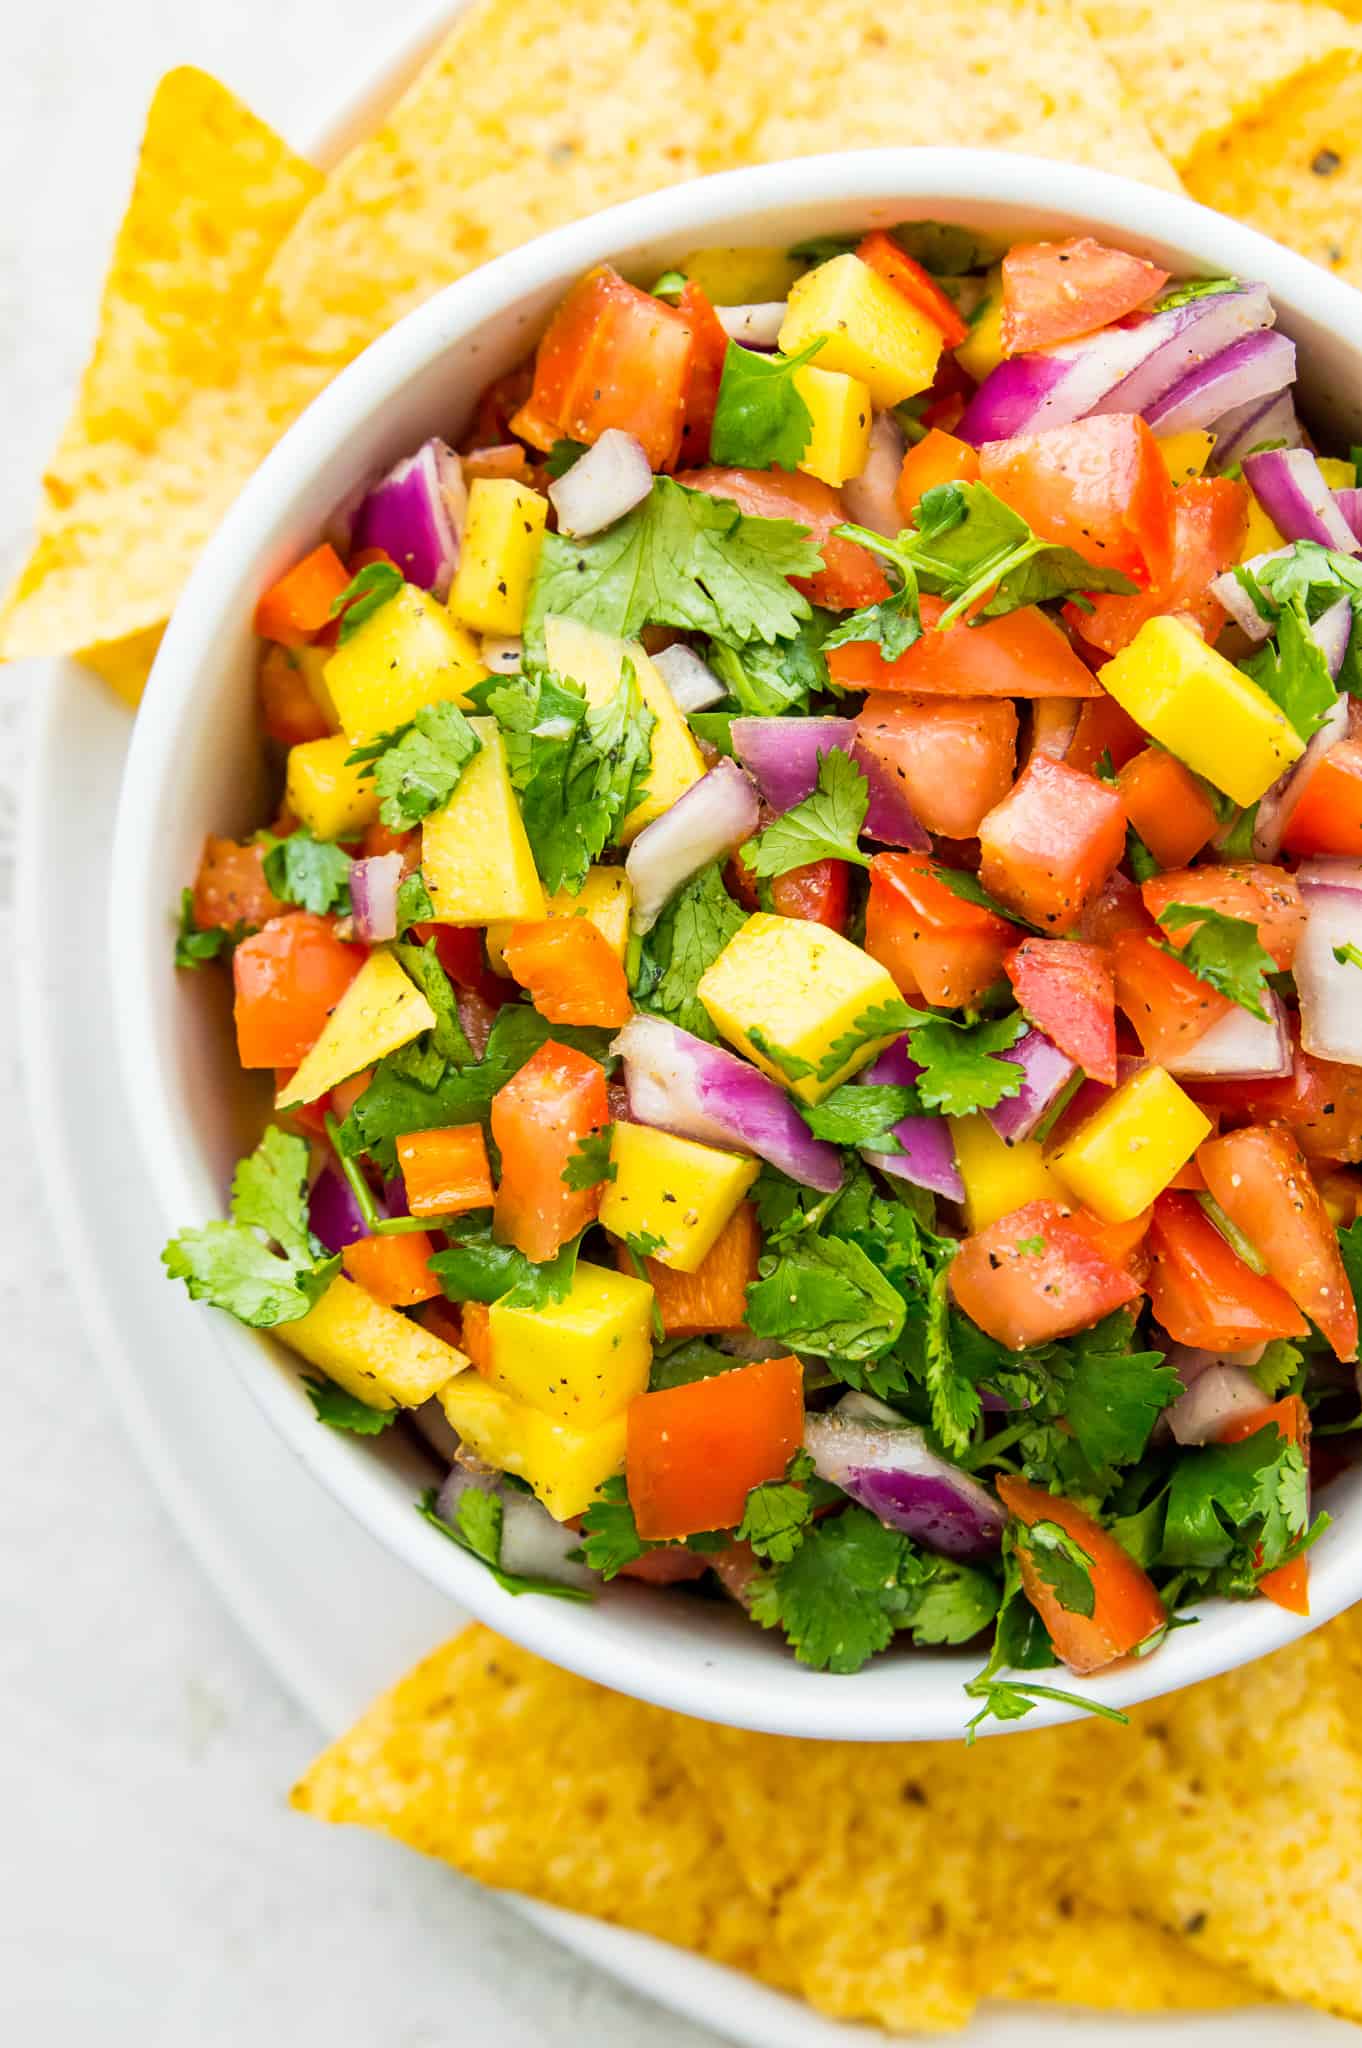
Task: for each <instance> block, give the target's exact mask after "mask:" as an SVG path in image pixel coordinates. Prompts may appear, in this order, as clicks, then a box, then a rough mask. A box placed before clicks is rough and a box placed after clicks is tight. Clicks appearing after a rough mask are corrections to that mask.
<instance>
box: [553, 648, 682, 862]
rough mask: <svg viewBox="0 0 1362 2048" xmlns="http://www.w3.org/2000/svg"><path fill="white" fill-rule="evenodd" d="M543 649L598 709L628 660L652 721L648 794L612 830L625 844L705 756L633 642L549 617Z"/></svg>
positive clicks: (668, 805) (677, 793)
mask: <svg viewBox="0 0 1362 2048" xmlns="http://www.w3.org/2000/svg"><path fill="white" fill-rule="evenodd" d="M544 648H545V652H546V654H547V656H548V662H549V666H550V668H551V669H553V671H554V673H555V674H556V675H560V676H571V677H572V680H573V681H574V682H576V683H580V684H581V686H582V688H583V690H584V691H585V692H586V701H587V703H588V704H591V705H594V706H595V707H597V708H598V709H599V707H600V706H602V705H604V704H608V703H609V702H610V699H611V698H612V697H613V696H614V694H615V692H616V690H618V689H619V687H620V683H621V681H622V679H623V676H624V664H625V662H626V661H627V662H629V663H631V664H632V667H633V671H634V680H635V681H636V682H637V684H638V690H639V695H640V696H641V697H642V699H643V701H644V703H645V704H646V705H647V707H648V709H649V710H650V711H651V712H652V714H653V717H654V718H655V719H656V720H657V723H656V725H655V726H654V727H653V736H652V752H651V755H650V756H649V764H648V794H647V795H646V796H645V797H644V799H643V801H642V803H639V804H635V806H634V808H633V810H632V811H630V813H629V815H628V817H627V818H625V819H624V820H623V822H622V824H621V825H620V827H619V830H618V832H617V834H616V837H617V838H618V839H619V841H620V844H621V845H623V846H628V845H629V843H630V841H631V840H633V839H635V838H637V836H638V834H639V833H640V832H641V831H642V830H643V828H644V826H645V825H650V824H651V823H652V821H653V819H654V818H660V817H661V816H662V813H663V812H664V811H669V810H670V809H671V807H672V805H673V804H674V803H675V802H676V800H677V798H678V797H680V796H684V795H685V793H686V791H687V790H688V789H689V788H690V786H691V784H692V783H695V782H698V781H699V780H700V778H701V776H702V775H703V774H704V773H705V758H704V755H703V754H702V753H701V752H700V749H699V747H698V746H697V745H696V744H695V740H694V737H693V735H692V733H691V729H690V727H689V726H688V725H687V724H686V721H685V719H684V717H683V716H682V714H681V712H680V711H679V710H678V709H677V705H676V700H675V698H674V697H673V696H672V693H671V691H670V690H669V689H668V688H667V685H666V683H665V682H664V681H663V679H662V677H661V675H659V673H658V671H657V669H656V668H655V667H654V666H653V664H652V662H651V661H650V660H649V659H648V656H647V655H646V654H645V653H644V651H643V648H642V647H641V646H640V645H639V643H638V642H637V641H625V640H617V639H616V638H615V637H614V636H613V635H612V634H610V633H600V632H598V631H597V630H596V628H595V627H594V626H584V625H582V624H581V623H580V622H579V621H578V620H577V619H564V618H549V619H546V620H545V621H544Z"/></svg>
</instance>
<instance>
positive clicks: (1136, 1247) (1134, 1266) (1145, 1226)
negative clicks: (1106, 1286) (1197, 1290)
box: [1069, 1208, 1154, 1286]
mask: <svg viewBox="0 0 1362 2048" xmlns="http://www.w3.org/2000/svg"><path fill="white" fill-rule="evenodd" d="M1153 1220H1154V1211H1153V1209H1152V1208H1149V1209H1142V1210H1141V1211H1140V1213H1139V1215H1138V1216H1132V1217H1131V1218H1130V1221H1129V1222H1128V1223H1104V1222H1103V1221H1102V1218H1101V1217H1100V1216H1094V1215H1093V1213H1092V1211H1091V1209H1075V1210H1074V1212H1073V1214H1072V1215H1071V1216H1070V1218H1069V1221H1070V1222H1071V1223H1072V1224H1073V1227H1074V1229H1075V1230H1078V1231H1081V1232H1082V1234H1083V1236H1084V1237H1086V1238H1087V1240H1088V1243H1089V1244H1090V1245H1092V1246H1093V1247H1094V1249H1095V1250H1097V1251H1099V1252H1100V1253H1101V1254H1102V1257H1103V1258H1104V1259H1107V1260H1109V1261H1110V1263H1111V1264H1112V1265H1113V1266H1124V1267H1125V1269H1126V1271H1127V1272H1128V1273H1132V1274H1134V1276H1135V1278H1136V1279H1137V1280H1138V1281H1139V1282H1140V1284H1141V1286H1143V1285H1144V1280H1145V1275H1146V1271H1147V1262H1146V1260H1145V1259H1144V1257H1143V1251H1144V1241H1145V1239H1146V1238H1147V1237H1148V1235H1149V1226H1150V1224H1151V1223H1152V1222H1153Z"/></svg>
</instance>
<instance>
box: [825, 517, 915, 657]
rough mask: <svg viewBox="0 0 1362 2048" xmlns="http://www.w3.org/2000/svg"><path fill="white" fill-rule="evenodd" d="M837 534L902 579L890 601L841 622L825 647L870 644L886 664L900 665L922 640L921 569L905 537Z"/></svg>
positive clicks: (847, 529)
mask: <svg viewBox="0 0 1362 2048" xmlns="http://www.w3.org/2000/svg"><path fill="white" fill-rule="evenodd" d="M835 531H836V536H837V538H838V539H839V540H849V541H854V542H855V543H856V545H857V546H858V547H863V548H866V549H868V550H869V552H870V553H871V554H872V555H878V556H879V558H880V559H881V561H884V562H887V563H888V564H889V566H890V568H891V569H893V570H894V571H895V573H896V575H897V576H898V583H897V586H896V587H895V588H894V589H893V590H892V591H891V592H890V594H889V596H888V597H885V598H881V599H880V600H879V601H878V603H876V604H869V605H863V606H862V607H861V609H860V610H859V611H854V612H848V613H847V615H846V616H845V617H844V618H841V619H839V620H838V622H837V624H836V625H835V626H834V627H833V629H832V631H831V632H830V633H829V634H828V636H827V638H826V640H825V641H824V643H823V644H824V646H825V647H845V646H846V645H847V644H848V643H849V642H851V641H860V640H868V641H870V642H871V643H872V644H873V645H874V646H876V647H878V648H879V650H880V653H881V655H882V657H883V659H884V660H885V661H897V660H898V658H899V656H900V655H901V654H906V653H907V652H908V649H909V648H910V647H912V646H913V645H914V643H915V642H916V641H918V640H920V639H921V638H922V610H921V605H920V601H919V599H920V593H919V590H918V580H917V566H916V563H915V562H914V560H913V558H912V555H911V554H910V552H909V550H908V548H907V547H905V546H904V545H903V542H904V536H903V534H900V535H899V537H898V540H896V541H893V540H890V539H888V538H887V536H886V535H884V534H882V533H876V532H875V530H874V528H873V527H869V526H839V527H837V528H836V529H835Z"/></svg>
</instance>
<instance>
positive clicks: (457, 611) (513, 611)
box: [449, 477, 549, 633]
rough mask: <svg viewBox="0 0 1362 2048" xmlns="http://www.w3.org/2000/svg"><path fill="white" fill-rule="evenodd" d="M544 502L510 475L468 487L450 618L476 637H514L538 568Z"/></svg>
mask: <svg viewBox="0 0 1362 2048" xmlns="http://www.w3.org/2000/svg"><path fill="white" fill-rule="evenodd" d="M548 513H549V504H548V499H547V498H541V497H540V495H539V493H538V491H531V490H528V489H527V488H526V487H525V485H524V484H518V483H516V482H514V481H513V480H512V479H511V478H510V477H479V478H478V479H477V480H476V482H475V483H473V484H472V485H470V487H469V492H468V512H467V515H466V517H465V520H464V530H463V544H462V546H461V548H460V550H459V566H458V568H457V569H456V570H455V571H454V582H453V584H452V586H451V588H450V592H449V609H450V611H451V612H452V613H453V615H454V617H455V618H456V619H457V620H459V621H461V623H462V624H463V625H465V626H471V627H472V628H473V629H474V631H475V632H478V633H518V632H519V631H520V629H521V627H522V625H523V624H524V623H525V600H526V598H527V597H528V596H529V590H530V584H531V583H532V582H533V580H534V572H535V570H536V568H537V567H538V565H539V551H540V549H541V547H542V546H543V544H544V527H545V523H546V521H547V519H548Z"/></svg>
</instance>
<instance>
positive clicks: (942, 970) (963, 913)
mask: <svg viewBox="0 0 1362 2048" xmlns="http://www.w3.org/2000/svg"><path fill="white" fill-rule="evenodd" d="M1016 937H1017V928H1016V926H1015V925H1011V924H1008V923H1006V922H1005V920H1004V919H1003V918H1001V917H995V916H994V914H993V912H992V911H991V910H985V909H983V908H982V906H981V905H979V904H977V903H967V902H966V901H965V899H964V898H963V897H962V896H957V895H955V894H954V892H953V891H952V890H951V889H950V888H948V887H947V885H946V883H945V882H943V881H941V880H940V879H939V863H937V862H935V861H933V860H932V858H931V856H930V855H929V854H925V853H897V852H896V853H877V854H876V855H875V856H874V858H873V859H872V861H871V863H870V896H869V900H868V902H867V904H866V916H865V950H866V952H867V953H869V955H870V957H871V959H872V960H878V961H879V962H880V965H881V966H882V967H887V968H888V969H889V972H890V974H891V975H892V976H893V978H894V980H895V982H896V983H897V985H898V987H899V988H900V989H901V990H902V991H903V993H904V995H906V996H916V995H922V996H925V997H926V998H927V1001H928V1002H929V1003H936V1004H938V1005H940V1006H941V1007H943V1008H946V1009H958V1008H959V1007H960V1006H961V1005H962V1004H965V1003H972V1002H973V1001H974V1000H975V998H976V997H978V996H981V995H982V994H983V992H984V990H985V989H986V988H988V987H989V985H990V984H991V983H992V982H995V981H996V980H997V979H998V976H999V975H1000V974H1001V973H1002V970H1003V961H1004V959H1005V958H1006V956H1007V954H1008V952H1009V951H1010V949H1011V947H1012V946H1013V944H1014V943H1015V941H1016Z"/></svg>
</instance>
